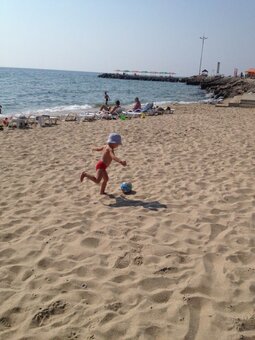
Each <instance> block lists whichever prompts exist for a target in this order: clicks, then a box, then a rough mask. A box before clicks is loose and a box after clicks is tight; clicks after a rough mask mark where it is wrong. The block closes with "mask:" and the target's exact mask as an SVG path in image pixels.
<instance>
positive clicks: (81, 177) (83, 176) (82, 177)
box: [80, 171, 87, 182]
mask: <svg viewBox="0 0 255 340" xmlns="http://www.w3.org/2000/svg"><path fill="white" fill-rule="evenodd" d="M86 176H87V174H86V172H85V171H83V172H82V173H81V176H80V181H81V182H83V180H84V178H85V177H86Z"/></svg>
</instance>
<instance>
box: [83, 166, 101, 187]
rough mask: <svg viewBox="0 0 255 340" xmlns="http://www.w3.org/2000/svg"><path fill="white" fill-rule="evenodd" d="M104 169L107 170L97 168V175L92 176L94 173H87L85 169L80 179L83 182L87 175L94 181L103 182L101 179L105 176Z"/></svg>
mask: <svg viewBox="0 0 255 340" xmlns="http://www.w3.org/2000/svg"><path fill="white" fill-rule="evenodd" d="M104 171H105V170H102V169H98V170H97V173H96V176H92V175H90V174H88V173H86V172H85V171H83V172H82V174H81V177H80V180H81V182H82V181H83V179H84V178H85V177H87V178H88V179H90V180H91V181H92V182H94V183H96V184H98V183H100V182H101V179H102V177H103V172H104Z"/></svg>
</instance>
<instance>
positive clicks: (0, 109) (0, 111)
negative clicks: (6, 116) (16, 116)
mask: <svg viewBox="0 0 255 340" xmlns="http://www.w3.org/2000/svg"><path fill="white" fill-rule="evenodd" d="M1 114H2V105H0V115H1Z"/></svg>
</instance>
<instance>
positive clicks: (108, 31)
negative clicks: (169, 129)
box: [0, 0, 255, 76]
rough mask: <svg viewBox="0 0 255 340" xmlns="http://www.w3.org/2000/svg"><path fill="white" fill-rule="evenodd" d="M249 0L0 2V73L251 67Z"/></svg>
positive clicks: (254, 10)
mask: <svg viewBox="0 0 255 340" xmlns="http://www.w3.org/2000/svg"><path fill="white" fill-rule="evenodd" d="M254 14H255V0H0V42H1V52H0V67H28V68H45V69H58V70H80V71H95V72H111V71H114V70H117V69H121V70H147V71H165V72H176V75H178V76H185V75H192V74H197V73H198V70H199V61H200V54H201V46H202V40H201V39H200V37H202V36H203V34H204V35H205V36H206V37H208V39H207V40H205V45H204V53H203V63H202V68H206V69H207V70H208V71H209V74H212V73H214V72H215V71H216V68H217V62H218V61H220V62H221V69H220V71H221V73H223V74H225V75H232V74H233V70H234V68H235V67H236V68H238V70H239V72H241V71H245V70H246V69H247V68H249V67H255V19H254Z"/></svg>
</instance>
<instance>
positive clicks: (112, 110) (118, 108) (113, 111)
mask: <svg viewBox="0 0 255 340" xmlns="http://www.w3.org/2000/svg"><path fill="white" fill-rule="evenodd" d="M100 111H107V112H108V113H111V114H112V115H117V114H118V113H120V112H121V106H120V101H119V100H116V102H115V105H114V106H113V107H109V106H107V105H102V106H101V107H100Z"/></svg>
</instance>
